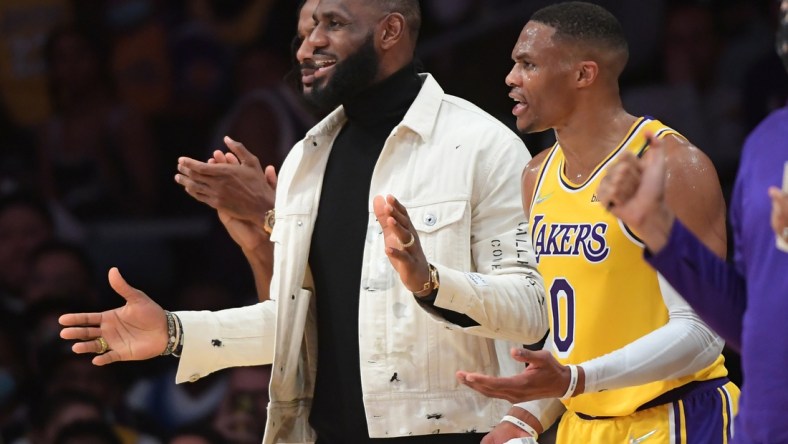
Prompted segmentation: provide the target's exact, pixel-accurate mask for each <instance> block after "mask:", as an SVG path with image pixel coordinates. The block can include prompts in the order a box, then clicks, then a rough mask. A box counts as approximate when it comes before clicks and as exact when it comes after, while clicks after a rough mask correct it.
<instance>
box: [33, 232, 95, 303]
mask: <svg viewBox="0 0 788 444" xmlns="http://www.w3.org/2000/svg"><path fill="white" fill-rule="evenodd" d="M94 272H95V271H94V268H93V263H92V262H91V260H90V258H89V257H88V254H87V252H86V251H85V250H84V249H83V248H82V247H80V246H79V245H76V244H71V243H66V242H62V241H58V240H54V241H50V242H47V243H45V244H42V245H41V246H40V247H38V248H37V249H36V250H35V251H33V253H32V255H31V258H30V272H29V276H28V280H27V285H26V286H25V303H26V304H27V305H30V304H35V303H37V302H39V301H41V300H42V299H45V298H57V299H69V298H73V299H75V302H79V303H82V304H84V305H94V306H97V305H98V302H99V301H98V292H97V290H96V288H95V282H94V281H93V274H94Z"/></svg>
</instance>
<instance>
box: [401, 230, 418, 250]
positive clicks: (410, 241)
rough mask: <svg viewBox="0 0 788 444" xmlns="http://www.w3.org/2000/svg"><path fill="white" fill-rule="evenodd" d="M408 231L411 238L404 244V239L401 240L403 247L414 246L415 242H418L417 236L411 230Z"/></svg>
mask: <svg viewBox="0 0 788 444" xmlns="http://www.w3.org/2000/svg"><path fill="white" fill-rule="evenodd" d="M408 233H410V240H409V241H407V242H405V243H404V244H402V241H400V243H401V244H402V248H408V247H412V246H413V244H415V243H416V236H414V235H413V233H411V232H410V231H409V232H408Z"/></svg>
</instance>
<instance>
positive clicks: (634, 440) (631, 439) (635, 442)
mask: <svg viewBox="0 0 788 444" xmlns="http://www.w3.org/2000/svg"><path fill="white" fill-rule="evenodd" d="M655 433H657V431H656V430H652V431H650V432H648V433H646V434H645V435H643V436H641V437H640V438H634V437H632V435H629V444H640V443H641V442H643V441H645V440H647V439H649V438H650V437H652V436H654V434H655Z"/></svg>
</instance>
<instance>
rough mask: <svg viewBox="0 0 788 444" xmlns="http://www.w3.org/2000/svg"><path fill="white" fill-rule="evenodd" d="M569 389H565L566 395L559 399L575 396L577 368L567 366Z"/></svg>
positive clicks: (570, 365)
mask: <svg viewBox="0 0 788 444" xmlns="http://www.w3.org/2000/svg"><path fill="white" fill-rule="evenodd" d="M567 367H569V387H567V388H566V393H564V396H562V397H561V399H569V398H571V397H572V395H574V394H575V389H576V388H577V366H576V365H572V364H569V365H568V366H567Z"/></svg>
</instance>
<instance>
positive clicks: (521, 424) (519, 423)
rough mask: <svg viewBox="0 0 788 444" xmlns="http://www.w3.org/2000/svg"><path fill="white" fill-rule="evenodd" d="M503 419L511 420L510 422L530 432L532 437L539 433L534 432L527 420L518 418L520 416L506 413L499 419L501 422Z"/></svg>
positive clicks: (537, 435)
mask: <svg viewBox="0 0 788 444" xmlns="http://www.w3.org/2000/svg"><path fill="white" fill-rule="evenodd" d="M504 421H506V422H511V423H512V424H514V425H516V426H517V427H519V428H521V429H522V430H523V431H525V432H526V433H530V434H531V436H533V437H534V439H536V438H538V437H539V434H538V433H536V430H535V429H534V428H533V427H531V426H530V425H529V424H528V423H527V422H525V421H523V420H522V419H520V418H518V417H516V416H512V415H506V416H504V417H503V418H502V419H501V422H504Z"/></svg>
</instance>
